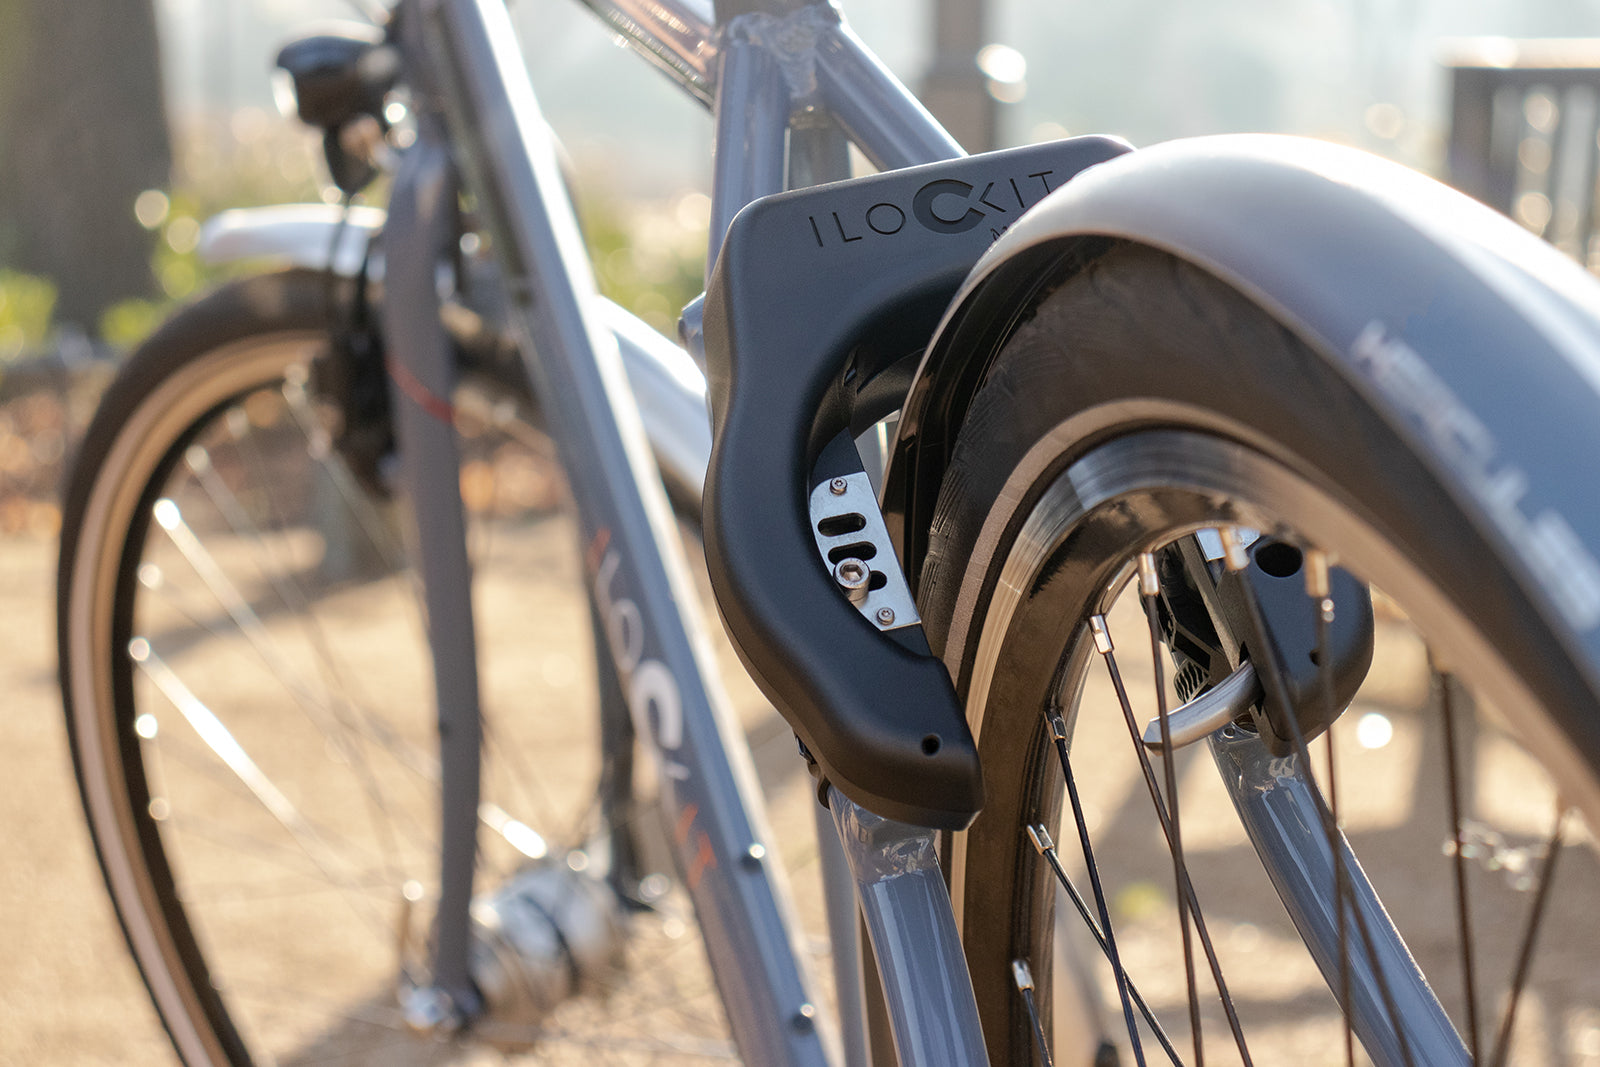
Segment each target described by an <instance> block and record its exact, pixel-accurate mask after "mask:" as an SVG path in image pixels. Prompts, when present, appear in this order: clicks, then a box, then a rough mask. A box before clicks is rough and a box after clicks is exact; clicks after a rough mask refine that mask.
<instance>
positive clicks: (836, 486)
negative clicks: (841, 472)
mask: <svg viewBox="0 0 1600 1067" xmlns="http://www.w3.org/2000/svg"><path fill="white" fill-rule="evenodd" d="M848 488H850V483H849V482H847V481H845V480H844V479H843V478H835V479H834V480H833V481H831V482H829V483H828V492H830V493H832V494H833V495H834V496H844V491H845V490H846V489H848Z"/></svg>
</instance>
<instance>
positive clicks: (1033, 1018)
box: [1011, 960, 1055, 1067]
mask: <svg viewBox="0 0 1600 1067" xmlns="http://www.w3.org/2000/svg"><path fill="white" fill-rule="evenodd" d="M1011 978H1012V981H1014V982H1016V984H1017V992H1018V993H1021V994H1022V1003H1023V1005H1024V1006H1025V1007H1026V1008H1027V1009H1028V1021H1029V1022H1030V1023H1032V1024H1033V1039H1034V1041H1035V1042H1036V1044H1037V1047H1038V1049H1039V1059H1040V1060H1042V1061H1043V1062H1044V1067H1055V1060H1053V1059H1051V1058H1050V1042H1049V1041H1047V1040H1045V1035H1044V1024H1043V1023H1041V1022H1040V1021H1039V1005H1038V1004H1036V1003H1034V1000H1033V974H1032V972H1030V971H1029V970H1028V964H1027V962H1026V961H1024V960H1012V961H1011Z"/></svg>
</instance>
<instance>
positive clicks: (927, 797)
mask: <svg viewBox="0 0 1600 1067" xmlns="http://www.w3.org/2000/svg"><path fill="white" fill-rule="evenodd" d="M1126 151H1128V148H1127V146H1126V145H1124V144H1123V143H1122V142H1119V141H1116V140H1113V139H1110V138H1103V137H1081V138H1072V139H1068V140H1064V141H1057V142H1053V143H1050V144H1044V145H1031V146H1028V147H1026V148H1019V149H1010V150H1007V151H1003V152H993V153H988V154H985V155H981V156H971V157H967V158H964V159H956V160H949V161H946V162H941V163H934V164H929V165H927V166H922V167H913V168H908V169H905V170H899V171H890V172H886V173H882V174H876V175H871V176H869V177H865V178H857V179H852V180H850V181H845V182H837V183H834V184H831V185H824V186H818V187H815V188H813V189H806V190H801V191H798V192H792V193H783V194H778V195H776V196H770V197H764V198H762V199H760V200H757V201H756V202H754V203H752V204H750V205H749V206H748V207H746V208H745V209H744V210H743V211H741V212H740V213H739V215H738V216H737V217H736V218H735V219H734V221H733V224H732V225H731V226H730V228H729V230H728V235H727V238H726V241H725V242H724V244H723V246H722V251H721V254H720V255H719V257H718V260H717V264H716V267H715V269H714V270H713V272H712V278H711V284H710V286H709V287H708V290H707V295H706V303H705V308H704V337H705V347H706V362H707V368H708V371H709V374H708V379H709V385H710V389H709V398H710V401H711V409H712V422H713V435H714V440H715V444H714V447H713V450H712V460H711V467H710V470H709V471H708V474H707V478H706V488H705V531H706V554H707V563H708V567H709V571H710V575H711V582H712V588H713V590H714V592H715V593H716V598H717V604H718V608H719V610H720V612H721V614H722V617H723V620H724V622H725V623H726V625H727V629H728V632H729V636H730V637H731V639H732V641H733V644H734V647H735V648H736V649H737V650H738V652H739V655H740V658H741V659H742V660H743V661H744V664H745V666H746V667H747V668H748V669H749V671H750V673H751V676H752V677H753V678H754V679H755V681H756V682H757V684H758V685H759V686H760V687H761V689H762V691H763V692H764V693H765V695H766V696H767V698H768V699H769V700H771V701H773V703H774V705H775V706H776V707H777V708H778V710H779V711H780V712H781V713H782V714H783V715H784V717H785V718H786V719H787V720H788V722H789V725H790V726H791V727H793V728H794V730H795V733H796V734H797V735H798V736H799V737H800V740H801V743H802V744H803V745H804V747H805V749H806V750H807V751H808V752H809V753H810V754H811V755H812V756H813V757H814V758H815V759H816V761H817V763H818V765H819V771H820V774H821V776H822V777H823V778H825V779H826V780H828V781H829V782H831V783H832V784H833V785H835V786H836V787H838V789H839V790H840V791H841V792H843V793H844V794H845V795H847V796H849V797H850V798H851V799H852V800H853V801H855V802H856V803H857V804H860V805H861V806H862V807H864V808H866V809H868V810H870V811H873V812H874V813H876V814H879V815H883V816H885V817H888V818H892V819H896V820H898V821H901V822H906V823H912V824H916V825H922V826H935V827H940V828H948V829H959V828H963V827H965V826H966V825H967V824H968V823H970V822H971V820H972V819H973V817H974V816H975V815H976V814H977V811H978V809H979V808H980V807H981V806H982V801H983V785H982V777H981V772H980V769H979V766H978V759H977V749H976V746H975V744H974V743H973V739H972V735H971V733H970V731H969V730H968V729H967V725H966V721H965V717H964V714H963V711H962V708H961V705H960V701H959V700H958V699H957V696H956V693H955V690H954V687H953V686H952V685H951V682H950V678H949V675H948V673H947V672H946V670H945V667H944V664H943V663H942V662H941V661H940V660H939V659H937V658H936V657H934V656H933V655H931V654H930V653H929V650H928V649H927V645H926V641H925V640H924V639H923V637H922V635H921V629H920V627H919V626H903V625H902V626H892V627H891V628H890V629H888V630H887V631H886V630H885V629H883V628H882V627H880V625H879V623H878V620H877V617H876V612H877V611H878V610H880V607H881V606H888V607H889V608H890V610H892V611H894V612H895V615H894V618H895V620H896V622H898V621H899V620H900V618H901V615H900V611H901V607H900V606H897V605H896V604H887V605H881V606H880V605H876V604H875V606H874V608H873V612H874V615H873V618H872V619H870V620H869V619H865V618H863V617H862V615H861V612H860V611H859V609H858V608H857V605H856V604H853V603H852V602H851V600H850V599H849V597H848V596H847V595H844V594H842V593H841V591H840V587H839V580H838V578H837V577H836V576H835V574H834V573H832V572H833V569H834V567H836V566H837V564H838V563H839V562H842V560H833V561H830V565H829V566H828V567H826V568H824V567H819V566H818V560H817V553H818V550H819V547H821V546H819V544H818V540H817V533H818V531H817V530H816V529H815V527H814V524H813V521H812V518H811V511H810V505H811V502H812V496H811V490H812V489H813V487H814V485H815V484H816V482H815V479H816V478H817V477H818V476H820V477H822V479H823V483H824V491H825V492H827V491H828V489H827V488H826V486H827V483H828V482H830V481H831V478H832V477H833V476H835V475H836V474H837V472H836V471H826V470H824V471H817V469H816V468H817V464H818V460H819V458H820V457H821V456H822V453H823V452H824V450H825V449H826V448H827V447H828V446H829V445H830V444H831V443H832V442H834V441H835V440H836V439H837V438H838V437H839V436H840V435H841V434H844V433H846V432H849V433H852V434H854V433H859V432H861V431H862V430H863V429H865V428H866V427H867V426H870V425H871V424H873V423H874V422H876V421H877V420H879V419H881V418H883V417H885V416H886V415H888V414H890V413H892V412H893V411H894V410H895V409H896V408H898V407H899V406H901V404H902V403H903V401H904V398H905V392H906V389H907V388H909V384H910V376H911V371H912V370H914V368H915V366H916V364H917V362H918V361H919V360H920V358H921V353H922V350H923V348H924V347H925V346H926V344H927V342H928V339H929V338H930V337H931V336H932V335H933V332H934V329H935V327H936V326H937V325H938V322H939V320H940V317H941V316H942V315H943V313H944V310H945V306H946V305H947V304H948V302H949V301H950V299H951V298H952V297H953V296H954V295H955V293H956V292H957V290H958V289H959V287H960V285H961V283H962V281H963V280H964V279H965V277H966V275H967V272H968V271H969V270H971V269H972V267H973V265H974V264H975V263H976V262H977V261H978V259H979V257H980V256H981V255H982V254H983V252H984V251H985V250H986V249H987V248H988V247H989V245H990V244H991V243H992V242H993V241H994V240H995V239H996V238H998V237H999V235H1000V234H1001V233H1002V232H1004V231H1005V230H1006V229H1007V228H1009V226H1010V225H1011V224H1012V223H1014V222H1015V221H1016V220H1017V219H1018V218H1020V217H1021V216H1022V214H1023V212H1025V211H1026V210H1028V209H1029V208H1031V207H1033V206H1034V205H1035V204H1036V203H1038V202H1039V201H1040V200H1042V199H1044V198H1045V197H1046V196H1047V195H1048V194H1049V193H1050V192H1051V191H1053V190H1055V189H1057V188H1059V187H1060V186H1061V185H1062V184H1064V183H1065V182H1067V181H1068V180H1069V179H1070V178H1071V177H1072V176H1073V175H1075V174H1077V173H1079V172H1080V171H1082V170H1084V169H1086V168H1088V167H1091V166H1093V165H1095V164H1097V163H1101V162H1104V161H1105V160H1108V159H1110V158H1112V157H1114V156H1117V155H1121V154H1122V153H1124V152H1126ZM844 476H845V478H846V493H847V494H848V493H849V492H850V485H849V474H848V473H846V474H845V475H844ZM850 513H851V514H860V515H862V516H863V519H865V518H866V517H867V516H868V515H871V516H873V517H874V518H876V519H877V520H878V521H879V522H881V517H880V516H879V514H878V509H877V507H876V504H875V503H874V506H873V507H872V508H870V509H852V511H851V512H850ZM862 529H863V531H865V530H866V527H865V526H863V528H862ZM879 536H881V537H882V538H883V547H882V549H880V550H879V551H878V553H877V555H880V556H883V558H884V559H885V561H887V559H889V558H891V557H890V555H889V554H888V552H887V550H888V548H889V542H888V539H887V535H886V534H884V533H882V532H881V530H880V531H879V532H878V533H877V534H875V535H874V538H872V539H869V540H875V539H876V537H879ZM846 543H847V544H848V543H857V542H846ZM832 547H837V546H834V545H830V546H829V548H830V549H831V548H832ZM827 551H828V549H824V555H825V556H826V553H827ZM846 558H849V557H846ZM863 562H869V561H863ZM875 569H876V570H877V571H878V572H879V573H881V574H882V575H883V577H884V579H885V581H886V582H887V581H889V580H890V579H889V568H887V567H883V566H882V565H877V566H876V568H875ZM895 569H896V570H898V567H896V568H895ZM868 581H869V582H870V581H871V579H870V577H869V578H868ZM887 588H888V586H887V585H885V586H884V589H885V590H887ZM870 593H871V591H870V590H869V591H868V597H867V600H869V601H870V600H871V596H870ZM900 595H903V596H904V598H905V600H904V601H903V603H904V604H906V605H909V604H910V603H911V600H910V590H909V587H906V588H905V589H904V591H903V593H901V594H900Z"/></svg>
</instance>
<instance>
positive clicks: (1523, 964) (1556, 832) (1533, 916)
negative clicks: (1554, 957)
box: [1489, 809, 1571, 1067]
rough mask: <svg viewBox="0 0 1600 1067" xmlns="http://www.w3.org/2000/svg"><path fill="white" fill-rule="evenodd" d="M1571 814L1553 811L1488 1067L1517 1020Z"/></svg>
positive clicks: (1500, 1055)
mask: <svg viewBox="0 0 1600 1067" xmlns="http://www.w3.org/2000/svg"><path fill="white" fill-rule="evenodd" d="M1570 814H1571V811H1570V809H1562V810H1560V811H1557V812H1556V825H1555V828H1554V829H1553V830H1551V831H1550V840H1549V841H1547V842H1546V843H1545V846H1544V868H1543V869H1542V870H1541V871H1540V872H1539V888H1538V890H1537V891H1536V892H1535V893H1534V896H1533V906H1532V908H1531V909H1530V910H1529V912H1528V927H1527V930H1526V931H1525V932H1524V933H1523V935H1522V946H1521V947H1520V948H1519V949H1518V950H1517V963H1516V967H1515V968H1514V969H1513V971H1512V974H1511V988H1510V990H1509V991H1508V992H1507V994H1506V1011H1505V1015H1504V1016H1502V1017H1501V1019H1500V1032H1499V1033H1498V1034H1497V1035H1496V1037H1495V1041H1494V1058H1493V1059H1491V1060H1490V1061H1489V1062H1490V1065H1491V1067H1500V1065H1501V1064H1503V1063H1505V1061H1506V1054H1507V1053H1508V1052H1509V1051H1510V1048H1511V1027H1512V1025H1513V1024H1514V1023H1515V1022H1516V1020H1517V1005H1518V1003H1519V1002H1520V1001H1521V999H1522V990H1523V987H1524V985H1525V984H1526V983H1527V980H1528V969H1529V966H1530V965H1531V964H1532V963H1533V945H1534V942H1535V941H1536V940H1538V937H1539V924H1540V922H1541V921H1542V920H1543V919H1544V906H1545V902H1546V901H1547V900H1549V899H1550V884H1551V882H1553V881H1554V880H1555V873H1556V856H1557V855H1559V854H1560V852H1561V847H1562V844H1563V842H1562V840H1561V830H1562V827H1563V826H1564V825H1565V823H1566V821H1567V816H1568V815H1570Z"/></svg>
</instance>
